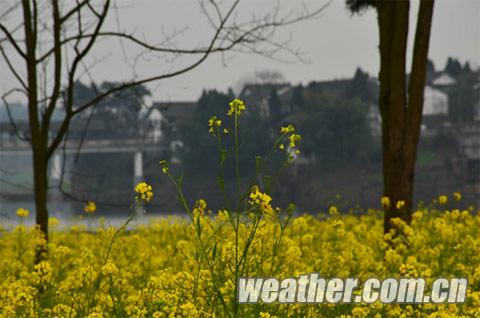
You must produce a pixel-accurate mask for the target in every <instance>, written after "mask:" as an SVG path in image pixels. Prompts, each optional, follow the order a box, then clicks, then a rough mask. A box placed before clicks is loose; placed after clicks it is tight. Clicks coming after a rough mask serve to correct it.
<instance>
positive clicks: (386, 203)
mask: <svg viewBox="0 0 480 318" xmlns="http://www.w3.org/2000/svg"><path fill="white" fill-rule="evenodd" d="M380 202H381V203H382V206H384V207H389V206H390V198H389V197H386V196H383V197H382V199H381V201H380Z"/></svg>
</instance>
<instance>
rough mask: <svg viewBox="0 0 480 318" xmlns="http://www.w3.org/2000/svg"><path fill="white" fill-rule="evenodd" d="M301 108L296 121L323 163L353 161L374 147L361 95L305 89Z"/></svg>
mask: <svg viewBox="0 0 480 318" xmlns="http://www.w3.org/2000/svg"><path fill="white" fill-rule="evenodd" d="M305 105H308V106H306V107H305V108H304V110H303V112H302V113H301V114H299V115H298V116H297V117H296V120H295V123H296V125H297V126H299V127H302V131H303V132H304V133H303V135H304V136H305V142H304V144H303V147H305V148H307V149H310V151H311V152H312V153H313V154H314V155H315V157H316V158H317V160H318V161H320V164H321V165H322V166H325V167H342V166H345V165H354V164H355V163H359V162H360V161H361V160H365V159H366V158H367V156H369V155H370V154H371V152H372V151H373V150H374V148H373V145H374V143H373V141H372V137H371V134H370V131H369V127H368V123H367V117H366V115H367V105H366V104H365V103H363V102H362V101H361V100H360V99H358V98H354V99H343V98H340V97H338V96H335V95H331V94H328V93H307V94H306V96H305Z"/></svg>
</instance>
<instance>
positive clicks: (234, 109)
mask: <svg viewBox="0 0 480 318" xmlns="http://www.w3.org/2000/svg"><path fill="white" fill-rule="evenodd" d="M228 105H229V106H230V109H229V110H228V112H227V115H228V116H233V115H237V116H240V115H241V114H242V113H243V112H244V111H245V109H246V107H245V102H244V101H243V100H240V99H238V98H235V99H234V100H232V101H231V102H230V103H228Z"/></svg>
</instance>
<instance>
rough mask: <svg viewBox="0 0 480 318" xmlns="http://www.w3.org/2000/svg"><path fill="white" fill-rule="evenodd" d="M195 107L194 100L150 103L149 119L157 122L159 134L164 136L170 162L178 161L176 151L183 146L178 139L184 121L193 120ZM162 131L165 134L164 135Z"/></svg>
mask: <svg viewBox="0 0 480 318" xmlns="http://www.w3.org/2000/svg"><path fill="white" fill-rule="evenodd" d="M196 107H197V103H196V102H185V101H184V102H155V103H154V104H153V105H152V112H154V110H155V112H154V114H153V117H152V118H150V119H149V120H151V121H152V123H153V122H154V123H157V122H158V127H159V129H161V131H160V135H161V136H162V137H165V138H164V142H166V143H167V145H166V146H167V147H168V149H170V153H171V158H170V161H171V162H172V163H179V162H180V159H179V158H178V153H179V151H180V149H181V148H182V147H183V142H182V141H181V140H180V139H178V137H181V133H182V131H181V130H182V127H183V126H184V124H185V123H188V122H189V121H191V120H193V115H194V114H195V109H196ZM162 133H164V134H166V135H165V136H164V135H162Z"/></svg>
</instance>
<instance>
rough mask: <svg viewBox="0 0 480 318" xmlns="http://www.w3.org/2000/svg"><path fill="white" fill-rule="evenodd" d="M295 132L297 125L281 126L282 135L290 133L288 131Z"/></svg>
mask: <svg viewBox="0 0 480 318" xmlns="http://www.w3.org/2000/svg"><path fill="white" fill-rule="evenodd" d="M293 132H295V127H294V126H293V125H288V126H286V127H281V128H280V133H281V134H282V135H285V134H288V133H293Z"/></svg>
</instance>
